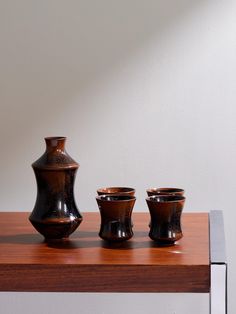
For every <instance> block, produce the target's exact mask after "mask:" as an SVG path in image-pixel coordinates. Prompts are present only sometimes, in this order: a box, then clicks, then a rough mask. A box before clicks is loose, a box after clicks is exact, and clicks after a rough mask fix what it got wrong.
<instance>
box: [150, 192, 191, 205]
mask: <svg viewBox="0 0 236 314" xmlns="http://www.w3.org/2000/svg"><path fill="white" fill-rule="evenodd" d="M158 197H161V198H162V199H160V201H158V202H157V201H156V200H155V199H156V198H158ZM170 198H174V199H170ZM185 199H186V198H185V196H183V195H171V194H170V195H168V194H158V195H151V196H148V197H147V198H146V201H147V202H152V203H176V202H181V201H185Z"/></svg>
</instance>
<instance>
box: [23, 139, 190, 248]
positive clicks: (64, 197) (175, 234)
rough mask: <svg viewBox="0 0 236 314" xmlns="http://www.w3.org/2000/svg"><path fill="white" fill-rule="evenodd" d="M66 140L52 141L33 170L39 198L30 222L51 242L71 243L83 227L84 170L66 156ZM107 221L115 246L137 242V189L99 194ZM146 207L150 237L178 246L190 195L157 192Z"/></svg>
mask: <svg viewBox="0 0 236 314" xmlns="http://www.w3.org/2000/svg"><path fill="white" fill-rule="evenodd" d="M65 141H66V138H65V137H46V138H45V142H46V151H45V153H44V154H43V155H42V156H41V157H40V158H39V159H38V160H36V161H35V162H34V163H33V164H32V167H33V170H34V173H35V177H36V181H37V198H36V203H35V206H34V209H33V211H32V213H31V215H30V217H29V220H30V222H31V223H32V225H33V226H34V227H35V229H36V230H37V231H38V232H39V233H41V234H42V235H43V236H44V237H45V239H46V240H47V241H50V240H57V239H64V238H68V237H69V235H70V234H71V233H73V232H74V231H75V230H76V229H77V228H78V226H79V225H80V223H81V221H82V219H83V218H82V215H81V213H80V212H79V209H78V208H77V206H76V203H75V198H74V181H75V176H76V172H77V170H78V168H79V164H78V163H77V162H75V161H74V160H73V159H72V158H71V157H70V156H69V155H68V153H67V152H66V150H65ZM97 194H98V196H97V197H96V201H97V204H98V208H99V211H100V216H101V224H100V231H99V236H100V237H101V238H102V239H103V240H106V241H109V242H121V241H126V240H129V239H130V238H132V236H133V230H132V227H133V223H132V219H131V216H132V211H133V207H134V204H135V201H136V198H135V189H133V188H128V187H107V188H102V189H98V190H97ZM147 194H148V197H147V198H146V202H147V205H148V208H149V212H150V217H151V221H150V224H149V227H150V231H149V237H150V238H151V239H152V240H154V241H156V242H157V243H158V244H174V242H175V241H177V240H179V239H180V238H181V237H182V236H183V234H182V230H181V214H182V210H183V206H184V202H185V197H184V196H183V194H184V190H182V189H178V188H159V189H158V188H153V189H148V190H147Z"/></svg>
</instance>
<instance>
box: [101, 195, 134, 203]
mask: <svg viewBox="0 0 236 314" xmlns="http://www.w3.org/2000/svg"><path fill="white" fill-rule="evenodd" d="M111 196H115V197H125V199H116V200H108V199H106V197H111ZM96 200H99V201H102V202H115V203H118V202H130V201H133V200H134V201H135V200H136V197H135V196H133V195H117V194H102V195H97V196H96Z"/></svg>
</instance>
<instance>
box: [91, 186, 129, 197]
mask: <svg viewBox="0 0 236 314" xmlns="http://www.w3.org/2000/svg"><path fill="white" fill-rule="evenodd" d="M97 193H98V195H108V194H116V195H130V196H134V194H135V189H133V188H128V187H120V186H119V187H116V186H112V187H107V188H100V189H98V190H97Z"/></svg>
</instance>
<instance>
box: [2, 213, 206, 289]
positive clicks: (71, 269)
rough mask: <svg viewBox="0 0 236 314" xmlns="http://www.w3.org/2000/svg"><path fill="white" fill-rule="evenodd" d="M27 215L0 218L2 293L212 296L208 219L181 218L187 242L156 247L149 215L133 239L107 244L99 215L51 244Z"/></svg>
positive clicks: (138, 222)
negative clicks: (210, 293) (136, 293)
mask: <svg viewBox="0 0 236 314" xmlns="http://www.w3.org/2000/svg"><path fill="white" fill-rule="evenodd" d="M28 215H29V213H19V212H18V213H15V212H12V213H7V212H6V213H4V212H1V213H0V290H1V291H61V292H63V291H64V292H66V291H67V292H76V291H81V292H209V283H210V267H209V263H210V262H209V229H208V225H209V220H208V214H207V213H183V215H182V228H183V232H184V237H183V238H182V239H181V240H179V241H177V242H176V244H175V245H174V246H170V247H160V246H157V245H156V243H155V242H154V241H152V240H151V239H150V238H149V237H148V235H147V224H148V221H149V217H150V216H149V213H133V214H132V218H133V221H134V236H133V237H132V238H131V239H130V240H129V241H126V242H122V243H117V244H116V245H115V244H112V246H110V245H108V244H106V242H104V241H103V240H101V239H100V238H99V237H98V235H97V233H98V229H99V221H100V217H99V213H84V221H83V223H82V224H81V225H80V227H79V229H77V230H76V231H75V232H74V233H73V234H72V235H71V236H70V238H69V239H67V240H64V241H59V242H58V243H48V242H45V241H43V239H42V237H41V236H40V235H39V234H38V233H37V232H36V230H35V229H34V228H33V227H32V225H31V224H30V223H29V222H28Z"/></svg>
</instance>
